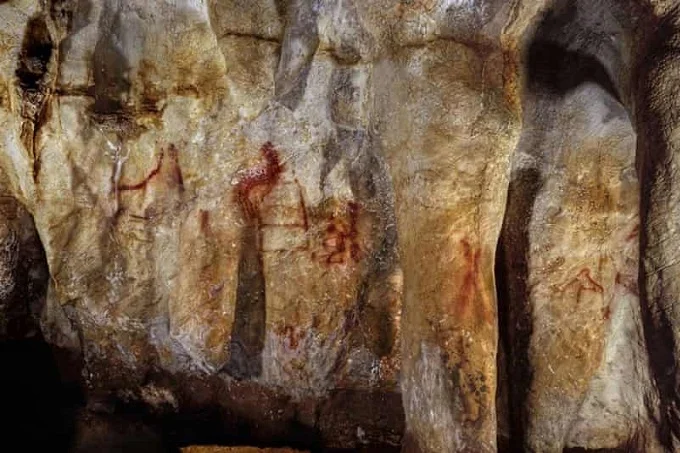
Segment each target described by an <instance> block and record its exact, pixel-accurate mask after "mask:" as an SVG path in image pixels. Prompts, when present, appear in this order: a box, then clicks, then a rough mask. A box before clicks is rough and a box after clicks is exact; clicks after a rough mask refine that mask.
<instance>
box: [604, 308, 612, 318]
mask: <svg viewBox="0 0 680 453" xmlns="http://www.w3.org/2000/svg"><path fill="white" fill-rule="evenodd" d="M611 316H612V309H611V307H610V306H609V305H607V306H606V307H604V308H603V309H602V319H604V320H605V321H609V318H611Z"/></svg>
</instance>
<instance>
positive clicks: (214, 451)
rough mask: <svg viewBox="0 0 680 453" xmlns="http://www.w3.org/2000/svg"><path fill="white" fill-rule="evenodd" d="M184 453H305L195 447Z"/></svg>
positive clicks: (280, 449)
mask: <svg viewBox="0 0 680 453" xmlns="http://www.w3.org/2000/svg"><path fill="white" fill-rule="evenodd" d="M182 453H303V452H302V450H291V449H290V448H255V447H215V446H200V447H199V446H195V447H186V448H182Z"/></svg>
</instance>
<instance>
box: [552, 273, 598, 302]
mask: <svg viewBox="0 0 680 453" xmlns="http://www.w3.org/2000/svg"><path fill="white" fill-rule="evenodd" d="M576 285H578V286H577V289H576V303H579V302H581V295H582V294H583V292H584V291H591V292H594V293H598V294H602V293H603V292H604V288H602V285H600V284H599V283H598V282H596V281H595V280H594V279H593V277H591V275H590V269H588V268H587V267H585V268H583V269H581V271H580V272H579V273H578V275H577V276H576V277H574V278H573V279H572V280H571V281H570V282H569V283H567V284H566V285H563V286H562V288H560V289H559V290H560V292H564V291H566V290H567V288H570V287H574V286H576Z"/></svg>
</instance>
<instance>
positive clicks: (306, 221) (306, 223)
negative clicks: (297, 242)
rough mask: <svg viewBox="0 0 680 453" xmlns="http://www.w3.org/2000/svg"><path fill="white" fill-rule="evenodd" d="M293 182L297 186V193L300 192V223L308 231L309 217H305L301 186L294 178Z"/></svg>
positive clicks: (305, 211)
mask: <svg viewBox="0 0 680 453" xmlns="http://www.w3.org/2000/svg"><path fill="white" fill-rule="evenodd" d="M295 184H297V186H298V193H299V194H300V212H301V213H302V224H303V227H304V229H305V231H309V219H308V218H307V205H306V203H305V197H304V194H303V193H302V186H301V185H300V182H299V181H298V180H297V178H295Z"/></svg>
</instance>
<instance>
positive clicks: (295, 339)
mask: <svg viewBox="0 0 680 453" xmlns="http://www.w3.org/2000/svg"><path fill="white" fill-rule="evenodd" d="M276 333H277V334H278V335H279V336H281V337H283V338H284V340H285V341H287V343H288V347H289V348H291V349H297V348H298V346H300V341H301V340H302V339H304V338H305V336H306V335H307V334H306V332H305V331H304V330H299V329H296V328H295V327H293V326H290V325H288V324H286V325H280V326H278V327H277V329H276Z"/></svg>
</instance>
